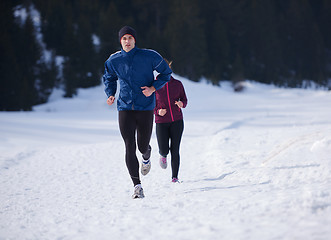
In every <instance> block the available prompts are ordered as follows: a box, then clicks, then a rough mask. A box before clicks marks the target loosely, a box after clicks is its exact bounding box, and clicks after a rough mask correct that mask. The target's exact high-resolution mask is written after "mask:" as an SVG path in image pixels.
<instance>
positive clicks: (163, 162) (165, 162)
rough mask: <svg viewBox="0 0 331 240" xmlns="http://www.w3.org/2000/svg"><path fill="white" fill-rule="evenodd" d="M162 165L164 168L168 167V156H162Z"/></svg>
mask: <svg viewBox="0 0 331 240" xmlns="http://www.w3.org/2000/svg"><path fill="white" fill-rule="evenodd" d="M160 166H161V168H163V169H166V168H167V157H163V156H160Z"/></svg>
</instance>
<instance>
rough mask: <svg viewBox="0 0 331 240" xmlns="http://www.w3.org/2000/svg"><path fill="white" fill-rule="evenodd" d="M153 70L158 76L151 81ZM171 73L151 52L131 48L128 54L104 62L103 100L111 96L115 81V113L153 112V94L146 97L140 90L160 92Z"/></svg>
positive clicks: (160, 58) (162, 61)
mask: <svg viewBox="0 0 331 240" xmlns="http://www.w3.org/2000/svg"><path fill="white" fill-rule="evenodd" d="M154 70H156V71H157V72H158V73H160V74H159V75H158V78H157V80H154ZM171 73H172V71H171V69H170V68H169V66H168V64H167V63H166V62H165V61H164V59H163V58H162V57H161V55H160V54H158V53H157V52H156V51H154V50H148V49H140V48H137V47H135V48H133V49H132V50H131V51H129V52H125V51H124V50H123V49H122V50H121V51H118V52H116V53H114V54H112V55H111V56H110V57H109V58H108V59H107V61H106V62H105V72H104V75H103V82H104V84H105V92H106V95H107V97H110V96H115V93H116V90H117V80H119V83H120V93H119V97H118V100H117V109H118V111H124V110H138V111H144V110H153V109H154V107H155V93H153V94H152V95H151V96H149V97H146V96H145V95H144V94H143V93H142V89H141V87H143V86H147V87H151V86H154V87H155V89H156V90H158V89H160V88H162V87H163V86H164V85H165V84H166V83H167V82H168V81H169V80H170V77H171Z"/></svg>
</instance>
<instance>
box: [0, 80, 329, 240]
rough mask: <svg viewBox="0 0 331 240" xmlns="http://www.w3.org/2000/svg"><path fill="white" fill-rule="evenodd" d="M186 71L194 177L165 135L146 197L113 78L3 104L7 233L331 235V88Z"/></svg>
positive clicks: (1, 197)
mask: <svg viewBox="0 0 331 240" xmlns="http://www.w3.org/2000/svg"><path fill="white" fill-rule="evenodd" d="M178 78H179V77H178ZM179 79H180V80H182V82H183V84H184V86H185V89H186V93H187V96H188V99H189V102H188V106H187V108H186V109H184V118H185V130H184V135H183V140H182V145H181V167H180V173H179V178H180V180H182V181H183V182H182V183H181V184H173V183H171V171H170V168H169V167H168V168H167V169H166V170H163V169H161V168H160V166H159V164H158V149H157V142H156V136H155V131H154V133H153V136H152V140H151V145H152V148H153V150H152V169H151V172H150V173H149V174H148V175H147V176H144V177H142V185H143V188H144V192H145V198H144V199H136V200H133V199H131V195H132V193H133V186H132V183H131V180H130V178H129V174H128V172H127V169H126V166H125V162H124V144H123V140H122V138H121V136H120V133H119V130H118V123H117V110H116V108H115V106H111V107H109V106H108V105H106V96H105V94H104V92H103V86H100V87H96V88H91V89H87V90H80V91H79V94H78V96H77V97H76V98H75V99H63V98H60V97H59V96H60V93H55V94H54V95H53V96H52V98H51V101H50V102H49V103H48V104H44V105H40V106H36V107H35V108H34V112H0V132H1V135H0V152H1V154H0V239H1V240H5V239H13V240H14V239H15V240H24V239H34V240H46V239H58V240H60V239H62V240H79V239H93V240H94V239H98V240H99V239H101V240H102V239H105V240H106V239H125V240H130V239H146V240H147V239H151V240H152V239H153V240H155V239H158V240H165V239H167V240H168V239H174V240H176V239H183V240H184V239H187V240H191V239H212V240H215V239H226V240H227V239H229V240H230V239H231V240H233V239H235V240H237V239H243V240H249V239H252V240H253V239H254V240H256V239H281V240H283V239H289V240H293V239H309V240H311V239H323V240H324V239H325V240H326V239H331V227H330V226H331V92H327V91H322V90H303V89H280V88H275V87H272V86H265V85H262V84H258V83H248V84H247V89H246V91H245V92H243V93H233V91H232V90H231V88H230V86H229V85H228V84H226V83H225V84H223V85H222V87H221V88H218V87H213V86H211V85H208V84H205V83H194V82H191V81H188V80H186V79H183V78H179ZM154 127H155V126H154ZM139 156H140V154H139Z"/></svg>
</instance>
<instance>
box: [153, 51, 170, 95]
mask: <svg viewBox="0 0 331 240" xmlns="http://www.w3.org/2000/svg"><path fill="white" fill-rule="evenodd" d="M154 66H155V67H154V70H155V71H157V72H158V73H159V75H158V77H157V79H156V80H155V81H154V82H153V86H154V87H155V89H156V90H159V89H161V88H162V87H163V86H164V85H165V84H166V83H167V82H169V80H170V77H171V73H172V71H171V69H170V67H169V65H168V64H167V63H166V61H164V59H163V58H162V57H161V55H160V54H158V53H157V57H155V59H154Z"/></svg>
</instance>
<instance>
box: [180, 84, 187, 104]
mask: <svg viewBox="0 0 331 240" xmlns="http://www.w3.org/2000/svg"><path fill="white" fill-rule="evenodd" d="M180 101H181V102H182V103H183V108H185V107H186V105H187V97H186V93H185V89H184V86H183V84H182V83H180Z"/></svg>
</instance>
